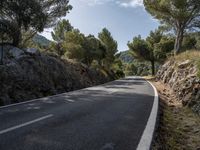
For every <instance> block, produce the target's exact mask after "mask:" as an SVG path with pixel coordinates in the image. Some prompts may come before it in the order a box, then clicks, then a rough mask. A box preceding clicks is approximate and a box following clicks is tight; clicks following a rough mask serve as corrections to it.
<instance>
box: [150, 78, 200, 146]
mask: <svg viewBox="0 0 200 150" xmlns="http://www.w3.org/2000/svg"><path fill="white" fill-rule="evenodd" d="M148 80H150V81H152V82H153V84H154V85H155V86H156V88H157V89H158V92H159V96H160V116H159V126H158V128H157V130H156V134H155V140H154V142H153V147H152V149H153V150H199V149H200V117H199V116H197V115H195V114H194V113H193V112H192V111H191V110H190V109H189V108H186V107H183V106H182V104H181V102H180V101H178V100H177V99H176V98H175V95H174V93H173V92H172V91H171V90H170V88H169V87H168V86H167V85H164V84H162V83H160V82H155V81H154V79H153V78H152V77H150V78H148Z"/></svg>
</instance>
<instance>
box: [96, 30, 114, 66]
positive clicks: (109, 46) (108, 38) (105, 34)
mask: <svg viewBox="0 0 200 150" xmlns="http://www.w3.org/2000/svg"><path fill="white" fill-rule="evenodd" d="M98 37H99V40H100V41H101V42H102V44H103V45H104V46H105V48H106V55H105V59H104V66H105V67H106V68H107V69H109V68H110V67H111V65H112V63H113V62H114V60H115V54H116V53H117V51H118V50H117V46H118V45H117V41H115V40H114V39H113V37H112V35H111V33H110V32H109V31H108V29H106V28H104V29H103V30H102V31H101V32H100V33H99V35H98Z"/></svg>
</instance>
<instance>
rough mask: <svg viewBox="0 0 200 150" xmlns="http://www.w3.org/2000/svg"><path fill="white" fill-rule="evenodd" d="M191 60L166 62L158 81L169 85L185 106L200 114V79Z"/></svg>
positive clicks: (158, 75) (159, 73) (159, 72)
mask: <svg viewBox="0 0 200 150" xmlns="http://www.w3.org/2000/svg"><path fill="white" fill-rule="evenodd" d="M197 72H198V70H197V66H196V65H195V63H194V62H193V61H191V60H185V61H183V62H178V61H176V60H170V61H168V62H166V63H165V64H164V65H163V66H162V67H161V68H160V70H159V71H158V73H157V80H160V81H162V82H163V83H165V84H168V85H169V86H170V87H171V89H172V90H173V91H174V93H175V95H176V97H177V99H178V100H180V101H181V102H182V104H183V105H184V106H189V107H192V109H193V110H194V111H195V112H197V113H199V114H200V79H199V77H198V76H197Z"/></svg>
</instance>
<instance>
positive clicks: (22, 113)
mask: <svg viewBox="0 0 200 150" xmlns="http://www.w3.org/2000/svg"><path fill="white" fill-rule="evenodd" d="M153 102H154V89H153V88H152V86H151V85H150V84H149V83H148V82H146V81H145V80H143V79H140V78H130V77H129V78H126V79H121V80H117V81H114V82H110V83H107V84H104V85H100V86H96V87H91V88H87V89H83V90H79V91H74V92H70V93H64V94H61V95H56V96H52V97H46V98H42V99H38V100H34V101H30V102H27V103H22V104H18V105H14V106H8V107H3V108H0V150H134V149H136V148H137V145H138V143H139V141H140V139H141V136H142V134H143V131H144V129H145V126H146V124H147V121H148V118H149V116H150V113H151V109H152V105H153Z"/></svg>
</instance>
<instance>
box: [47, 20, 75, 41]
mask: <svg viewBox="0 0 200 150" xmlns="http://www.w3.org/2000/svg"><path fill="white" fill-rule="evenodd" d="M73 29H74V27H73V26H72V25H71V23H70V22H69V20H65V19H63V20H61V21H59V22H58V24H57V25H56V27H54V29H53V32H51V35H52V38H53V40H54V41H56V42H57V43H60V42H63V41H64V40H65V33H66V32H69V31H72V30H73Z"/></svg>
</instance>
